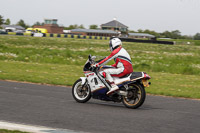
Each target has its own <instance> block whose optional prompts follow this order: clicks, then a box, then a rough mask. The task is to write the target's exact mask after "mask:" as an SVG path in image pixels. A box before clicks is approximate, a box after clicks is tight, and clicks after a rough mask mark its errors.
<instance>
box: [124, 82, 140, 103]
mask: <svg viewBox="0 0 200 133" xmlns="http://www.w3.org/2000/svg"><path fill="white" fill-rule="evenodd" d="M129 88H130V89H129V91H128V94H127V96H126V97H125V96H124V102H125V103H126V104H127V105H129V106H134V105H136V104H138V103H139V102H140V100H141V96H142V92H141V89H140V87H138V86H137V85H133V86H129Z"/></svg>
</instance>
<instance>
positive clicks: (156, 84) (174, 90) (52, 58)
mask: <svg viewBox="0 0 200 133" xmlns="http://www.w3.org/2000/svg"><path fill="white" fill-rule="evenodd" d="M123 47H125V48H126V49H127V51H128V52H129V53H130V55H131V58H132V62H133V68H134V71H145V72H147V73H148V74H149V75H150V76H151V77H152V79H151V82H152V85H151V87H150V88H148V89H147V92H148V93H152V94H161V95H168V96H179V97H191V98H200V82H199V81H200V80H199V78H200V59H199V58H200V46H198V45H195V44H194V45H183V44H180V45H159V44H143V43H128V42H124V43H123ZM109 53H110V52H109V48H108V40H94V39H93V40H90V39H69V38H35V37H21V36H0V79H5V80H6V79H7V80H18V81H28V82H35V83H48V84H56V85H72V84H73V83H74V82H75V80H77V79H78V78H79V77H80V76H84V75H83V72H82V67H83V65H84V63H85V61H86V60H87V57H88V55H89V54H92V55H96V56H97V58H99V59H100V58H103V57H105V56H107V55H108V54H109ZM112 63H113V62H112Z"/></svg>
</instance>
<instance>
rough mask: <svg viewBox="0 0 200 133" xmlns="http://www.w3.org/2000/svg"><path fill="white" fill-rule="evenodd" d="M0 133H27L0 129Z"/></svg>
mask: <svg viewBox="0 0 200 133" xmlns="http://www.w3.org/2000/svg"><path fill="white" fill-rule="evenodd" d="M0 133H28V132H21V131H17V130H6V129H0Z"/></svg>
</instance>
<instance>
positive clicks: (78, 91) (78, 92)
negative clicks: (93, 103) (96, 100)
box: [72, 79, 91, 103]
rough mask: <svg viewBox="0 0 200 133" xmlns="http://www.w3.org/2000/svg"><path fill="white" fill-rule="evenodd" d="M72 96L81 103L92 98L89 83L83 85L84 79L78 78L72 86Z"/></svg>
mask: <svg viewBox="0 0 200 133" xmlns="http://www.w3.org/2000/svg"><path fill="white" fill-rule="evenodd" d="M72 96H73V98H74V99H75V100H76V101H77V102H79V103H85V102H87V101H88V100H90V98H91V90H90V87H89V86H88V85H87V84H84V85H82V80H81V79H78V80H77V81H76V82H75V83H74V85H73V87H72Z"/></svg>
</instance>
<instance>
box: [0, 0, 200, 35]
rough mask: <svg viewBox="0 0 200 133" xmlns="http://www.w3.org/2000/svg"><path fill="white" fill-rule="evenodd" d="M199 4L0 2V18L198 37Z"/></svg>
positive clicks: (192, 0)
mask: <svg viewBox="0 0 200 133" xmlns="http://www.w3.org/2000/svg"><path fill="white" fill-rule="evenodd" d="M199 14H200V0H0V15H2V16H3V17H4V19H7V18H9V19H10V20H11V24H16V23H17V22H18V21H19V20H20V19H23V20H24V21H25V23H26V24H29V25H33V24H34V23H35V22H37V21H39V22H44V19H45V18H47V19H58V24H60V25H63V26H69V25H71V24H78V25H81V24H83V25H84V26H85V28H89V25H92V24H97V25H98V26H100V25H101V24H104V23H107V22H109V21H112V20H113V18H116V19H117V20H118V21H119V22H121V23H123V24H125V25H126V26H128V27H129V30H134V31H137V30H138V29H142V30H145V29H149V30H154V31H156V32H164V31H166V30H168V31H173V30H179V31H180V32H181V34H182V35H194V34H196V33H200V15H199Z"/></svg>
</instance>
